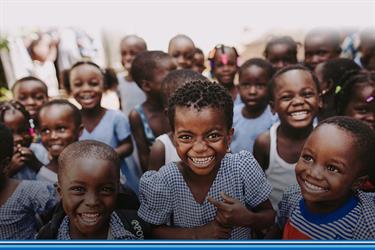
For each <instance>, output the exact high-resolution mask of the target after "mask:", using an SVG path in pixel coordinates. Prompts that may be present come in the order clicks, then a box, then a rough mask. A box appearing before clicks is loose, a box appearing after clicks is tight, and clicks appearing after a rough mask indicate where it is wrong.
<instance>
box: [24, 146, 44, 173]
mask: <svg viewBox="0 0 375 250" xmlns="http://www.w3.org/2000/svg"><path fill="white" fill-rule="evenodd" d="M18 151H19V152H20V154H21V158H22V159H23V161H24V162H26V163H27V164H28V165H29V166H30V167H32V168H33V169H34V170H35V171H38V170H39V169H40V167H41V166H42V165H43V164H42V163H41V162H40V161H39V160H38V159H37V158H36V156H35V154H34V152H33V151H31V149H30V148H26V147H20V148H18Z"/></svg>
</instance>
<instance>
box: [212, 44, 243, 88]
mask: <svg viewBox="0 0 375 250" xmlns="http://www.w3.org/2000/svg"><path fill="white" fill-rule="evenodd" d="M224 52H225V54H224V57H225V56H226V59H227V60H225V59H223V56H222V55H223V52H222V51H221V50H220V49H217V50H216V53H215V58H214V75H215V78H216V79H217V80H218V81H219V83H221V84H224V85H225V84H233V82H234V77H235V76H236V73H237V70H238V67H237V55H236V53H235V51H234V50H233V49H225V51H224Z"/></svg>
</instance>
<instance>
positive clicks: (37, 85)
mask: <svg viewBox="0 0 375 250" xmlns="http://www.w3.org/2000/svg"><path fill="white" fill-rule="evenodd" d="M17 91H22V92H28V91H38V92H42V93H45V94H46V93H47V92H46V88H45V86H44V84H43V83H41V82H40V81H37V80H26V81H22V82H19V83H18V86H16V88H15V92H17Z"/></svg>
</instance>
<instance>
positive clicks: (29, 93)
mask: <svg viewBox="0 0 375 250" xmlns="http://www.w3.org/2000/svg"><path fill="white" fill-rule="evenodd" d="M14 98H15V100H17V101H19V102H20V103H21V104H22V105H23V106H25V108H26V110H27V111H28V112H29V114H30V116H31V117H32V118H33V119H34V118H36V117H35V116H36V114H37V112H38V111H39V109H40V108H41V107H42V106H43V104H45V103H46V102H47V101H48V95H47V92H46V89H45V88H44V86H43V85H42V84H41V83H40V82H38V81H33V80H31V81H25V82H21V83H19V85H18V86H17V87H16V88H15V89H14Z"/></svg>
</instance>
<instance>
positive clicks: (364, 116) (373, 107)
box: [345, 83, 375, 129]
mask: <svg viewBox="0 0 375 250" xmlns="http://www.w3.org/2000/svg"><path fill="white" fill-rule="evenodd" d="M371 96H372V97H373V98H372V100H371V101H369V100H370V99H371ZM374 96H375V87H374V86H373V85H369V84H367V83H357V84H356V87H354V89H353V94H352V96H351V98H350V100H349V103H348V105H347V106H346V109H345V115H347V116H351V117H353V118H355V119H358V120H362V121H364V122H366V123H367V124H368V125H369V126H371V127H372V128H373V129H375V100H374Z"/></svg>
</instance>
